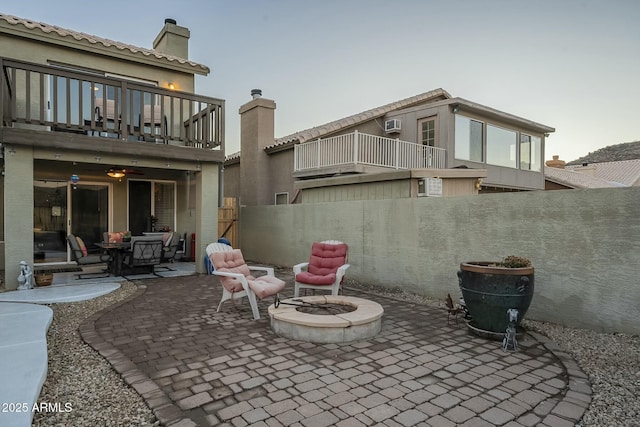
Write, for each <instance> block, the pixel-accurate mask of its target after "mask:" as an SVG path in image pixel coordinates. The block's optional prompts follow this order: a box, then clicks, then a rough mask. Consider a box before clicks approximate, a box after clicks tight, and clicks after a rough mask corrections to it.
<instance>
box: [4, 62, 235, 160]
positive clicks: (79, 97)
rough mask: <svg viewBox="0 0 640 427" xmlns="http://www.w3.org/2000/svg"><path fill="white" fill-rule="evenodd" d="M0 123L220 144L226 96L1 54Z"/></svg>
mask: <svg viewBox="0 0 640 427" xmlns="http://www.w3.org/2000/svg"><path fill="white" fill-rule="evenodd" d="M0 64H1V66H2V76H1V80H2V83H1V85H0V98H1V99H0V117H2V122H1V123H0V125H1V126H8V127H27V128H29V129H35V130H48V131H60V132H72V133H78V134H83V135H90V136H96V137H107V138H118V139H121V140H123V141H146V142H155V143H168V144H173V145H182V146H186V147H194V148H201V149H222V150H223V149H224V147H223V143H224V100H221V99H217V98H210V97H205V96H200V95H196V94H190V93H185V92H177V91H172V90H169V89H162V88H159V87H155V86H151V85H146V84H142V83H137V82H132V81H129V80H121V79H115V78H110V77H103V76H100V75H96V74H89V73H87V74H85V73H81V72H77V71H70V70H65V69H62V68H57V67H49V66H43V65H38V64H31V63H26V62H19V61H13V60H7V59H1V58H0Z"/></svg>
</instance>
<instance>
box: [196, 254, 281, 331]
mask: <svg viewBox="0 0 640 427" xmlns="http://www.w3.org/2000/svg"><path fill="white" fill-rule="evenodd" d="M207 252H208V253H209V252H210V255H209V258H210V260H211V265H212V268H213V270H212V271H211V274H213V275H215V276H218V278H219V279H220V283H221V284H222V298H221V299H220V303H219V304H218V309H217V310H216V311H217V312H219V311H220V307H221V306H222V303H223V302H225V301H227V300H231V301H232V302H233V301H235V300H237V299H240V298H243V297H247V299H248V300H249V305H250V306H251V311H252V313H253V319H254V320H259V319H260V311H259V310H258V301H257V299H264V298H266V297H269V296H275V297H276V298H277V295H278V293H279V292H280V291H282V290H283V289H284V286H285V282H284V281H283V280H280V279H278V278H277V277H275V276H274V274H273V268H271V267H258V266H248V265H247V263H246V262H245V261H244V258H243V256H242V252H241V251H240V249H233V248H231V246H229V245H225V244H223V243H212V244H210V245H209V246H207ZM252 270H256V271H263V272H265V273H266V274H264V275H263V276H259V277H255V276H252V275H251V271H252Z"/></svg>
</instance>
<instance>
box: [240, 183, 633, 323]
mask: <svg viewBox="0 0 640 427" xmlns="http://www.w3.org/2000/svg"><path fill="white" fill-rule="evenodd" d="M326 239H338V240H342V241H344V242H346V243H348V244H349V263H350V264H351V268H350V269H349V270H348V272H347V277H348V278H350V279H354V280H357V281H360V282H365V283H371V284H375V285H381V286H385V287H389V288H394V287H399V288H402V289H404V290H406V291H410V292H414V293H418V294H421V295H425V296H428V297H432V298H437V299H440V300H444V298H445V297H446V295H447V293H451V295H452V296H454V297H458V296H459V295H460V291H459V288H458V280H457V275H456V273H457V271H458V269H459V265H460V262H462V261H486V260H498V259H501V258H503V257H504V256H506V255H512V254H513V255H519V256H524V257H527V258H529V259H531V261H532V262H533V265H534V267H535V292H534V298H533V302H532V304H531V308H530V309H529V312H528V313H527V316H526V317H527V318H529V319H532V320H540V321H547V322H552V323H557V324H561V325H565V326H571V327H578V328H585V329H591V330H595V331H599V332H622V333H628V334H639V333H640V315H639V313H640V187H631V188H620V189H593V190H562V191H534V192H521V193H502V194H488V195H480V196H464V197H448V198H426V197H425V198H413V199H401V200H397V199H396V200H372V201H353V202H331V203H313V204H300V205H284V206H283V205H277V206H276V205H273V206H247V207H242V208H241V211H240V247H241V248H242V251H243V254H244V255H245V258H247V259H249V260H252V261H254V262H261V263H267V264H274V265H280V266H292V265H294V264H296V263H298V262H302V261H306V260H308V257H309V251H310V248H311V244H312V243H313V242H314V241H320V240H326Z"/></svg>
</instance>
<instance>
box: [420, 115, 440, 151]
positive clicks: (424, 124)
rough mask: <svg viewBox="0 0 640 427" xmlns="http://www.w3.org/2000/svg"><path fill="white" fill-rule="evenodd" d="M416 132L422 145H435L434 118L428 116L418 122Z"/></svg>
mask: <svg viewBox="0 0 640 427" xmlns="http://www.w3.org/2000/svg"><path fill="white" fill-rule="evenodd" d="M418 132H419V135H420V142H421V143H422V145H428V146H429V147H435V146H436V118H435V117H429V118H426V119H423V120H420V121H419V122H418Z"/></svg>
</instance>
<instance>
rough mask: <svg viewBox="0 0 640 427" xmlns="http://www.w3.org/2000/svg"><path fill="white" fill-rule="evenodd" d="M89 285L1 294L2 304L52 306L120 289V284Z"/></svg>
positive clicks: (53, 287) (87, 298)
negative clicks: (22, 303)
mask: <svg viewBox="0 0 640 427" xmlns="http://www.w3.org/2000/svg"><path fill="white" fill-rule="evenodd" d="M111 280H112V282H111V283H107V282H102V283H87V284H83V285H66V286H46V287H42V288H34V289H27V290H24V291H10V292H3V293H0V302H2V301H5V302H26V303H38V304H51V303H61V302H76V301H85V300H89V299H93V298H96V297H99V296H101V295H105V294H108V293H110V292H113V291H115V290H116V289H118V288H119V287H120V283H114V282H113V279H111Z"/></svg>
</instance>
